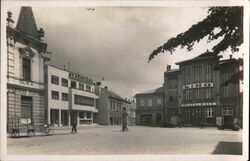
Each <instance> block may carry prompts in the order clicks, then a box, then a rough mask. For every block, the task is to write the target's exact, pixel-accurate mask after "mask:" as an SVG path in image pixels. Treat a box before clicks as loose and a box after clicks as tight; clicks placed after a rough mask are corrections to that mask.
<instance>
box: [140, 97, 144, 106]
mask: <svg viewBox="0 0 250 161" xmlns="http://www.w3.org/2000/svg"><path fill="white" fill-rule="evenodd" d="M140 106H142V107H143V106H144V99H142V98H141V99H140Z"/></svg>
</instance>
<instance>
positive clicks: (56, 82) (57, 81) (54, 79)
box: [51, 75, 59, 85]
mask: <svg viewBox="0 0 250 161" xmlns="http://www.w3.org/2000/svg"><path fill="white" fill-rule="evenodd" d="M51 83H52V84H56V85H59V77H57V76H54V75H52V76H51Z"/></svg>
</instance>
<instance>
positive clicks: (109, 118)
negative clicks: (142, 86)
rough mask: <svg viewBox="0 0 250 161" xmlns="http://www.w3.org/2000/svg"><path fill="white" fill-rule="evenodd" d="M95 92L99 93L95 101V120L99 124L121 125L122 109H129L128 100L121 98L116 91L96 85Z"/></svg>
mask: <svg viewBox="0 0 250 161" xmlns="http://www.w3.org/2000/svg"><path fill="white" fill-rule="evenodd" d="M96 93H97V94H98V95H99V99H98V101H97V108H98V116H97V122H98V124H101V125H121V123H122V118H121V116H122V111H123V110H124V109H125V110H126V111H127V109H129V105H130V102H129V101H128V100H126V99H124V98H122V97H121V96H120V95H119V94H117V93H116V92H114V91H112V90H110V89H108V87H107V86H105V87H104V88H103V87H101V85H100V84H99V85H96Z"/></svg>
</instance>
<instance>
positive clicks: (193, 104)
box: [181, 102, 216, 107]
mask: <svg viewBox="0 0 250 161" xmlns="http://www.w3.org/2000/svg"><path fill="white" fill-rule="evenodd" d="M215 105H216V102H199V103H183V104H181V107H193V106H215Z"/></svg>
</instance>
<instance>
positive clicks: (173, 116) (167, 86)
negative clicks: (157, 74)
mask: <svg viewBox="0 0 250 161" xmlns="http://www.w3.org/2000/svg"><path fill="white" fill-rule="evenodd" d="M170 68H171V67H170V66H169V67H168V69H167V71H166V72H165V73H164V78H165V79H164V85H163V87H164V97H165V100H164V101H165V102H164V106H165V108H164V115H165V117H166V120H167V121H170V122H171V123H173V124H174V125H177V124H178V122H180V114H181V108H180V107H181V106H180V104H181V99H180V96H179V94H180V92H181V91H180V81H181V80H180V77H179V76H180V70H179V69H172V70H171V69H170Z"/></svg>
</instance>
